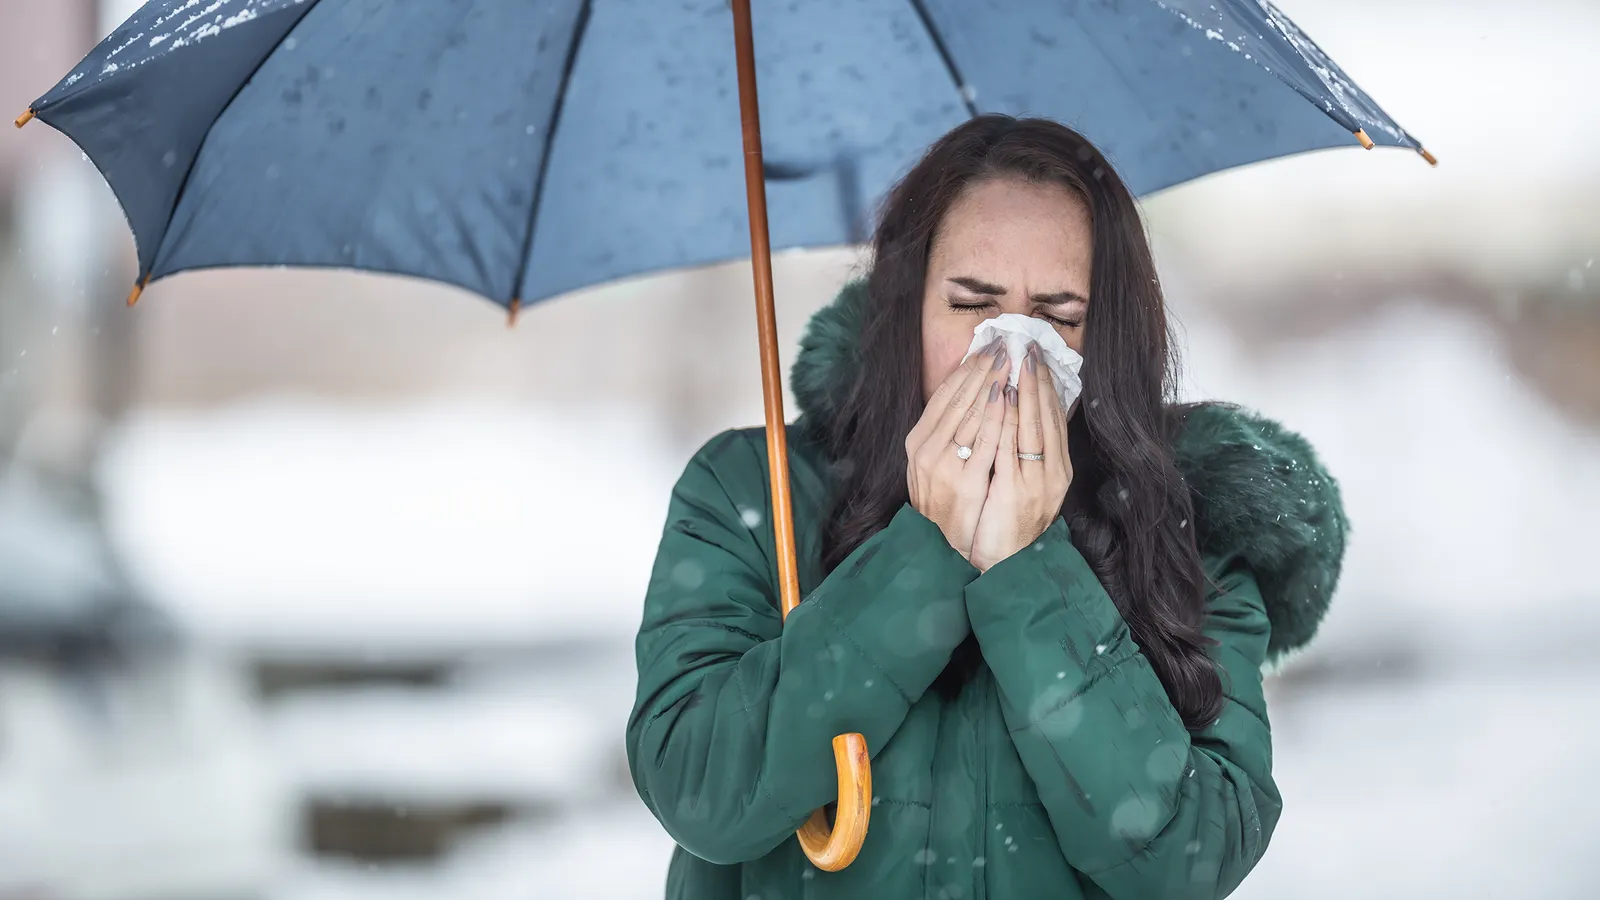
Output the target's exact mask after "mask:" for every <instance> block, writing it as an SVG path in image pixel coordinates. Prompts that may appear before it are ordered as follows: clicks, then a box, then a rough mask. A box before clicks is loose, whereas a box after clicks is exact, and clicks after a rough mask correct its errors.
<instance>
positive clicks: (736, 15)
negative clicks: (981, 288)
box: [732, 0, 872, 872]
mask: <svg viewBox="0 0 1600 900" xmlns="http://www.w3.org/2000/svg"><path fill="white" fill-rule="evenodd" d="M732 6H733V43H734V50H735V52H736V53H737V55H738V70H739V117H740V121H741V122H742V124H743V126H744V183H745V195H746V199H747V200H748V202H749V207H750V268H751V271H752V274H753V275H754V278H755V289H756V330H757V332H758V334H759V337H760V341H761V395H762V399H763V401H764V405H765V406H766V412H767V466H768V472H769V474H770V478H769V480H770V481H771V483H772V534H773V537H774V539H775V541H776V543H777V551H778V552H777V561H778V594H779V599H780V604H781V608H782V610H783V615H784V617H785V618H787V617H788V615H789V611H790V610H792V609H794V608H795V607H796V606H798V605H800V577H799V573H798V569H797V567H796V565H795V550H794V508H793V504H792V503H791V502H790V493H789V441H788V438H787V433H786V432H785V431H784V421H783V372H782V370H781V369H780V368H779V364H778V324H777V315H776V313H775V312H774V310H773V302H772V242H771V238H770V237H769V236H768V233H767V185H766V179H765V173H764V171H763V166H762V162H761V114H760V107H759V105H758V104H757V102H756V53H755V41H754V39H753V37H752V36H751V29H750V0H732ZM833 758H834V767H835V768H836V769H837V770H838V774H839V803H838V813H837V815H836V822H835V824H834V826H833V828H831V829H830V828H829V827H828V816H827V812H826V811H825V810H821V809H819V810H817V811H816V812H814V813H812V814H811V818H810V819H809V820H808V821H807V822H806V824H805V825H803V826H801V828H800V831H799V837H800V846H801V847H802V848H803V849H804V850H805V852H806V856H807V857H809V858H810V859H811V862H812V863H813V864H814V865H815V866H816V867H817V868H819V869H823V870H825V871H828V872H837V871H839V870H840V869H843V868H844V867H845V866H848V865H850V863H851V862H853V861H854V860H855V858H856V854H857V853H860V852H861V843H862V841H865V840H866V838H867V819H868V818H869V817H870V816H871V814H872V763H871V758H870V757H869V756H868V754H867V739H866V738H865V737H863V736H861V735H860V734H854V733H852V734H841V735H839V736H837V737H835V738H834V739H833Z"/></svg>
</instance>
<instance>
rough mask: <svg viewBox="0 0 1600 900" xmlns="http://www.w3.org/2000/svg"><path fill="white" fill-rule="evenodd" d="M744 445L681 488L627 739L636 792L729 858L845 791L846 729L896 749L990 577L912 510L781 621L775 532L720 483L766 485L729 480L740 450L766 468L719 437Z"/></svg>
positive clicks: (697, 463)
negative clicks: (972, 599)
mask: <svg viewBox="0 0 1600 900" xmlns="http://www.w3.org/2000/svg"><path fill="white" fill-rule="evenodd" d="M739 440H741V438H740V437H739V436H738V435H736V434H729V435H723V436H722V437H719V438H717V439H714V440H713V441H712V443H710V444H708V445H707V447H706V449H705V450H703V451H702V452H701V453H700V454H699V455H698V456H697V457H696V458H695V459H694V460H693V461H692V462H691V463H690V465H689V467H688V470H687V471H686V472H685V473H684V475H683V477H682V478H681V480H680V481H679V482H678V485H677V487H676V488H675V489H674V491H673V495H672V501H671V505H670V507H669V512H668V521H667V526H666V529H665V533H664V535H663V536H662V539H661V547H660V550H659V552H658V554H657V556H656V563H655V568H654V571H653V574H652V576H651V580H650V587H649V591H648V593H647V595H646V597H645V604H644V619H643V623H642V625H641V626H640V629H639V635H638V639H637V642H636V653H637V658H638V665H639V685H638V696H637V700H636V701H635V704H634V709H633V714H632V716H631V717H630V719H629V723H628V732H627V741H628V762H629V766H630V768H631V770H632V773H633V778H634V784H635V786H636V787H637V788H638V791H639V795H640V797H642V798H643V799H644V801H645V804H646V805H647V806H649V808H650V809H651V811H652V812H653V813H654V814H655V816H656V818H657V819H658V820H660V822H661V824H662V825H663V826H664V827H665V828H666V830H667V832H668V833H669V834H671V835H672V837H673V838H674V839H675V840H676V841H677V842H678V843H679V844H680V845H681V846H682V847H684V848H685V849H686V850H688V851H689V852H691V853H693V854H695V855H696V856H699V857H701V858H702V859H705V860H707V861H709V862H713V863H719V864H731V863H735V862H743V861H747V860H752V859H757V858H760V857H761V856H764V855H766V854H767V853H768V852H770V851H771V850H773V849H774V848H775V847H777V846H778V845H779V844H780V843H782V842H783V841H784V840H786V839H787V838H788V837H789V835H791V834H793V833H794V830H795V829H796V828H797V827H799V826H800V824H801V823H802V822H804V820H805V819H806V818H807V817H808V816H809V815H810V814H811V811H812V810H814V809H816V808H818V807H820V806H822V805H824V804H826V803H829V802H832V801H833V800H835V799H836V796H835V795H836V793H837V790H838V787H837V776H836V774H835V770H834V760H833V749H832V742H833V738H834V736H835V735H837V734H841V733H846V732H854V731H859V732H861V733H862V734H863V735H864V736H865V737H866V740H867V747H868V750H869V751H870V752H872V753H876V752H878V751H879V750H881V749H882V748H883V746H884V744H885V743H887V742H888V740H889V738H890V737H891V736H892V735H893V734H894V733H895V731H896V730H897V729H898V728H899V727H900V724H901V722H902V721H904V719H905V717H906V714H907V712H908V711H909V709H910V706H911V704H912V703H914V702H915V701H916V700H917V698H919V697H920V696H921V695H922V693H923V691H924V690H926V689H927V687H928V686H929V685H930V684H931V683H932V682H933V680H934V678H935V677H936V676H937V675H938V674H939V672H940V671H941V670H942V669H943V668H944V667H945V664H946V663H947V662H948V661H949V659H950V655H951V653H952V651H953V650H954V649H955V647H956V646H957V645H958V644H960V643H961V641H962V640H963V639H964V638H965V637H966V636H967V635H968V634H969V633H970V627H969V626H968V623H967V619H966V611H965V607H964V598H963V593H962V592H963V590H964V589H965V587H966V585H967V584H968V583H970V582H971V581H972V579H973V578H976V577H977V574H978V572H977V570H976V569H974V568H973V567H972V566H971V565H970V564H969V563H968V562H967V561H966V560H965V559H963V558H962V557H961V555H960V554H958V553H956V552H955V551H954V550H953V549H951V547H950V545H949V544H948V543H947V542H946V541H945V539H944V536H943V535H942V534H941V533H940V531H939V529H938V527H937V526H935V525H934V524H933V523H932V522H930V521H928V520H927V519H926V518H924V517H923V516H922V515H921V514H920V513H918V512H917V511H916V510H914V509H912V508H911V507H910V506H906V507H903V508H902V509H901V510H900V511H899V512H898V513H897V514H896V515H895V517H894V519H893V520H892V521H891V522H890V524H889V525H888V526H887V527H885V528H884V529H883V530H882V531H880V532H879V533H878V534H876V535H874V536H873V537H872V538H871V539H869V540H868V541H866V542H865V543H864V544H862V545H861V546H860V547H859V548H857V550H856V552H855V553H853V554H852V555H851V556H850V557H849V558H848V559H846V560H845V561H844V562H842V563H841V564H840V565H839V566H838V567H837V568H836V569H835V571H834V572H833V573H832V574H831V575H829V576H828V577H827V578H826V579H824V580H823V581H822V583H821V584H819V585H818V586H817V587H816V588H815V589H814V590H813V591H812V592H811V593H810V595H809V596H807V597H806V598H805V600H804V601H803V602H802V603H801V604H800V606H799V607H797V608H796V609H795V611H794V612H792V613H790V615H789V619H788V622H787V624H785V623H783V622H782V620H781V617H780V615H779V612H778V598H777V596H776V588H775V586H774V583H773V578H772V576H771V575H770V574H769V572H770V571H771V568H770V565H769V563H768V557H769V553H770V551H769V550H768V549H767V548H766V547H765V546H764V544H765V543H767V542H770V537H766V539H765V541H764V540H763V539H762V538H763V532H762V531H761V530H758V529H756V528H753V527H752V526H751V525H749V524H747V523H746V521H745V519H744V518H742V517H741V509H740V506H739V505H738V504H736V503H735V501H734V499H733V498H732V497H730V495H729V492H728V491H727V490H725V488H724V481H725V480H726V481H728V482H734V481H737V482H738V483H742V484H745V485H751V484H754V485H758V486H760V488H761V489H762V490H765V485H766V481H765V479H764V477H763V476H762V474H761V473H760V472H759V471H752V472H750V473H745V474H746V475H748V477H743V476H741V477H738V478H737V479H734V478H726V476H727V475H728V469H727V465H728V464H729V463H728V461H729V460H730V459H732V460H735V462H734V464H738V465H750V466H753V467H755V466H760V467H764V465H765V463H764V462H763V461H762V458H761V457H760V456H758V455H757V454H755V453H754V452H753V451H750V450H748V449H746V450H745V452H743V453H741V452H738V451H739V450H740V449H741V448H737V447H736V448H733V450H732V451H729V450H728V448H727V446H726V445H725V444H721V443H719V442H725V441H739ZM747 457H748V459H749V460H751V461H750V462H745V460H746V458H747ZM713 460H714V461H715V462H716V464H717V465H718V466H719V467H721V470H720V471H719V470H718V469H714V468H713V466H712V461H713ZM743 499H744V501H745V502H744V506H745V510H744V515H745V516H748V517H749V520H750V521H757V517H756V516H755V515H754V514H753V513H752V512H751V508H753V509H755V510H760V511H761V512H762V514H763V515H765V511H766V509H767V504H766V501H765V498H760V499H757V498H743ZM766 534H768V535H770V531H767V532H766Z"/></svg>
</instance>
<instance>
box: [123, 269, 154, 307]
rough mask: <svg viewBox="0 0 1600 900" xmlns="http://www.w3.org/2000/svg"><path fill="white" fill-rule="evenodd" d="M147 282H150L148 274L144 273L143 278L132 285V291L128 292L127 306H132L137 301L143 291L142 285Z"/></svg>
mask: <svg viewBox="0 0 1600 900" xmlns="http://www.w3.org/2000/svg"><path fill="white" fill-rule="evenodd" d="M149 283H150V276H149V275H148V274H146V275H145V276H144V277H143V278H141V279H140V280H139V283H138V284H136V285H134V286H133V291H132V292H131V293H129V294H128V305H129V306H132V305H134V304H135V303H138V302H139V295H140V294H142V293H144V286H145V285H147V284H149Z"/></svg>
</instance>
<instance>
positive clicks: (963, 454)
mask: <svg viewBox="0 0 1600 900" xmlns="http://www.w3.org/2000/svg"><path fill="white" fill-rule="evenodd" d="M956 458H957V459H971V458H972V448H971V447H968V446H967V445H965V444H957V445H956Z"/></svg>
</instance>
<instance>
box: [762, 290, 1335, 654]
mask: <svg viewBox="0 0 1600 900" xmlns="http://www.w3.org/2000/svg"><path fill="white" fill-rule="evenodd" d="M865 305H866V282H865V280H855V281H852V282H850V283H849V284H847V285H845V287H844V289H843V290H841V291H840V292H839V295H838V297H837V298H835V299H834V301H833V302H832V303H831V304H829V305H828V306H826V307H824V308H823V309H821V310H819V311H818V312H817V313H816V315H814V316H812V318H811V322H810V324H809V325H808V326H807V328H806V333H805V335H804V337H803V338H802V339H801V341H800V353H799V355H798V356H797V357H796V358H795V362H794V367H793V369H792V370H791V373H790V386H791V388H792V389H793V391H794V395H795V400H796V401H797V403H798V405H799V408H800V413H801V415H802V416H803V417H804V419H805V420H806V421H808V422H810V423H821V422H826V421H828V420H830V419H831V418H832V417H833V416H835V415H836V414H837V413H838V406H837V404H838V402H839V401H840V400H841V399H842V398H843V397H844V396H845V393H846V390H847V389H848V387H849V385H850V383H851V381H852V380H853V379H854V378H855V374H856V366H857V359H856V353H857V349H856V342H857V339H858V337H859V335H860V333H861V322H862V316H863V311H864V308H865ZM1173 453H1174V460H1175V462H1176V463H1177V466H1178V469H1179V471H1181V472H1182V473H1183V476H1184V478H1185V480H1187V481H1188V483H1189V487H1190V490H1191V492H1192V495H1193V502H1194V511H1195V529H1196V532H1195V533H1196V535H1197V537H1198V539H1199V541H1200V551H1201V552H1202V553H1203V554H1205V555H1207V556H1213V557H1230V556H1236V557H1238V558H1240V559H1242V560H1243V561H1245V562H1246V563H1247V564H1248V565H1249V566H1250V568H1251V570H1252V571H1253V572H1254V574H1255V576H1256V581H1257V583H1258V584H1259V585H1260V587H1261V595H1262V598H1263V599H1264V600H1265V601H1266V604H1267V615H1268V618H1269V619H1270V620H1271V622H1272V638H1271V642H1270V644H1269V647H1268V661H1269V662H1275V661H1278V660H1280V659H1281V658H1282V657H1283V656H1284V654H1286V653H1288V652H1290V651H1293V650H1296V649H1298V648H1300V647H1303V646H1304V645H1305V644H1306V643H1308V642H1309V641H1310V640H1311V637H1312V635H1313V634H1315V633H1316V630H1317V626H1318V625H1319V624H1320V623H1321V621H1322V617H1323V615H1324V614H1325V613H1326V612H1327V610H1328V604H1329V602H1330V600H1331V599H1332V597H1333V591H1334V588H1335V586H1336V585H1337V584H1338V581H1339V568H1340V565H1341V563H1342V562H1343V559H1344V546H1345V535H1346V532H1347V530H1348V525H1347V523H1346V520H1345V515H1344V506H1343V504H1342V503H1341V502H1340V499H1339V486H1338V484H1337V483H1336V482H1335V481H1334V479H1333V477H1332V476H1330V475H1329V474H1328V472H1327V470H1325V469H1324V468H1323V467H1322V464H1321V463H1320V462H1318V460H1317V455H1316V453H1315V451H1313V450H1312V448H1311V445H1310V444H1309V443H1307V442H1306V440H1305V439H1304V438H1302V437H1301V436H1300V435H1298V434H1296V433H1294V432H1292V431H1289V430H1288V429H1286V428H1284V427H1283V426H1282V425H1280V424H1278V423H1277V422H1274V421H1272V420H1270V419H1267V418H1263V417H1261V416H1257V415H1254V414H1252V413H1250V412H1247V411H1245V410H1242V409H1240V408H1238V407H1233V406H1227V405H1206V406H1201V407H1197V408H1195V409H1194V410H1193V411H1192V412H1190V413H1189V415H1188V417H1187V419H1186V421H1185V425H1184V428H1183V431H1182V433H1181V434H1180V435H1179V437H1178V439H1177V441H1176V444H1175V446H1174V448H1173Z"/></svg>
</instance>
